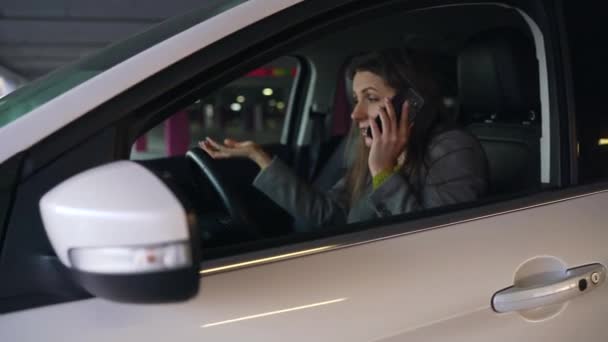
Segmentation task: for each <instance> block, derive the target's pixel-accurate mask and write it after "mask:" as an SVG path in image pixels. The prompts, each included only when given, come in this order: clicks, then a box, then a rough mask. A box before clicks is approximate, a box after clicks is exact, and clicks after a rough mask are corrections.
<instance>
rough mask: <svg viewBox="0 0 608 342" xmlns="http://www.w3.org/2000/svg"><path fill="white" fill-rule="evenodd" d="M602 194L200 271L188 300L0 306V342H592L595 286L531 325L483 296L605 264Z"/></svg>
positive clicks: (598, 327) (605, 308)
mask: <svg viewBox="0 0 608 342" xmlns="http://www.w3.org/2000/svg"><path fill="white" fill-rule="evenodd" d="M606 201H608V192H599V193H596V194H591V195H586V196H580V197H576V198H570V199H568V200H564V201H557V202H554V203H548V204H545V205H541V206H536V207H530V208H527V209H524V210H518V211H511V212H506V213H502V214H498V215H491V216H488V217H484V218H480V219H476V220H470V221H464V222H459V223H455V224H452V225H448V226H444V227H437V228H436V229H432V230H425V231H424V233H413V234H403V235H397V236H393V237H391V238H386V239H380V240H376V241H370V242H369V243H366V244H359V245H355V246H351V247H347V248H339V249H336V250H329V251H327V252H322V253H317V254H314V255H309V256H305V257H300V258H294V259H290V260H285V261H280V262H275V263H270V264H265V265H261V266H257V267H251V268H246V269H240V270H238V271H233V272H224V273H218V274H214V275H209V276H203V277H202V278H201V287H200V292H199V294H198V295H197V297H196V298H194V299H193V300H190V301H187V302H184V303H180V304H167V305H128V304H118V303H113V302H109V301H105V300H102V299H90V300H83V301H77V302H71V303H66V304H60V305H54V306H47V307H42V308H37V309H33V310H26V311H22V312H15V313H10V314H7V315H4V316H3V317H2V319H1V320H0V340H1V341H40V340H51V341H59V340H60V341H82V340H87V341H104V342H105V341H166V340H173V341H201V340H204V341H242V340H245V339H246V340H247V341H252V342H253V341H260V342H261V341H266V342H271V341H285V340H289V341H292V342H298V341H353V342H354V341H366V342H367V341H383V342H389V341H390V342H395V341H437V340H449V341H552V342H560V341H568V342H569V341H573V340H576V341H579V340H587V339H588V340H592V339H596V338H597V337H598V336H600V335H601V333H602V332H603V331H604V329H605V327H604V326H605V317H606V316H607V315H608V288H607V287H606V286H605V285H604V286H600V287H598V288H597V289H595V290H594V291H592V292H589V293H587V294H584V295H582V296H579V297H577V298H576V299H574V300H572V301H571V302H569V303H568V304H567V306H566V307H565V309H564V310H562V311H561V312H560V313H559V314H557V315H556V316H554V317H553V318H550V319H547V320H545V321H540V322H531V321H527V320H525V319H524V318H523V317H521V316H520V315H519V314H517V313H508V314H497V313H495V312H494V311H492V309H491V307H490V300H491V298H492V295H493V294H494V293H495V292H496V291H499V290H501V289H503V288H505V287H508V286H510V285H512V284H513V275H514V272H515V270H516V269H517V268H518V267H519V266H520V265H521V264H522V263H523V262H525V261H526V260H529V259H531V258H534V257H538V256H553V257H556V258H559V259H561V260H562V261H563V262H564V263H565V264H567V265H568V267H575V266H580V265H584V264H589V263H593V262H599V263H603V264H607V263H608V255H607V254H606V253H605V245H606V241H608V230H606V229H605V227H604V226H603V224H599V223H598V222H597V220H596V219H594V218H597V217H601V215H602V214H603V213H604V211H605V209H604V203H606ZM573 230H576V233H575V234H573ZM524 237H525V238H524ZM446 256H449V257H446Z"/></svg>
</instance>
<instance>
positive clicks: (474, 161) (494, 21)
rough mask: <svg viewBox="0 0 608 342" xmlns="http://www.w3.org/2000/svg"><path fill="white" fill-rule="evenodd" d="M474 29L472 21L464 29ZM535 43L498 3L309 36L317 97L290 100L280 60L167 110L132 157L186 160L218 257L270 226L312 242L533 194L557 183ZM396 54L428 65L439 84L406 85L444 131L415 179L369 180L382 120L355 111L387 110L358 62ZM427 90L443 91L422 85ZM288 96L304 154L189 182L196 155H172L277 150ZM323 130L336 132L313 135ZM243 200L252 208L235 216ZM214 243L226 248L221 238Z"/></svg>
mask: <svg viewBox="0 0 608 342" xmlns="http://www.w3.org/2000/svg"><path fill="white" fill-rule="evenodd" d="M463 21H467V22H468V23H469V25H467V26H462V25H460V24H461V23H462V22H463ZM389 32H390V34H389ZM387 35H388V36H387ZM385 36H387V37H385ZM352 37H357V40H356V41H353V40H352V39H351V38H352ZM538 41H542V39H537V40H535V38H534V36H533V33H532V31H531V30H530V26H529V24H528V23H527V22H526V20H525V19H524V18H523V17H522V16H521V14H520V12H518V11H516V10H513V9H505V8H503V7H499V6H462V7H459V6H455V7H446V8H433V9H428V10H421V11H415V12H398V11H394V12H392V13H385V14H384V15H383V16H370V17H368V18H367V19H366V20H361V21H357V22H356V24H355V25H352V26H350V27H346V28H342V29H341V30H336V31H332V32H331V33H327V32H325V34H321V35H318V36H317V37H315V38H314V39H308V40H306V42H305V43H303V44H302V45H300V46H295V47H294V50H292V51H290V52H289V54H290V55H295V56H298V58H299V60H305V61H306V63H307V65H306V72H307V73H308V70H309V69H310V77H306V79H307V80H308V81H307V82H306V83H305V84H303V85H302V86H303V88H306V92H300V93H298V92H294V99H289V98H288V97H287V96H288V95H289V94H290V93H291V90H290V89H291V88H292V86H293V82H294V78H293V76H294V74H295V73H294V72H293V70H297V69H298V65H297V63H296V62H294V60H292V62H291V64H289V63H288V62H287V60H288V59H285V58H280V59H275V60H274V61H270V62H268V63H266V64H261V65H260V66H259V67H258V68H256V69H254V70H249V72H245V75H244V76H243V77H241V78H239V79H237V80H234V81H232V82H231V83H229V84H226V85H225V86H223V87H220V88H217V89H215V90H212V91H210V92H208V93H206V94H203V96H201V97H200V99H197V100H195V101H194V102H193V103H191V104H190V105H189V106H187V107H185V108H181V109H178V110H177V111H176V112H173V113H171V114H172V115H167V114H169V113H161V114H158V115H159V116H161V115H162V116H163V117H162V118H157V119H156V120H151V121H153V122H161V124H160V125H157V126H156V127H154V128H152V129H151V130H149V131H148V132H147V133H146V134H145V135H142V136H140V137H139V139H138V140H137V141H133V145H132V146H131V158H132V159H138V160H142V159H144V160H146V162H145V163H144V165H146V166H148V167H151V168H154V167H159V168H161V169H162V170H161V174H163V173H164V172H165V171H166V170H171V169H173V170H176V169H177V167H174V166H175V165H177V164H180V163H181V165H182V167H181V169H180V170H181V171H179V172H180V176H179V177H173V178H174V179H179V181H180V182H181V185H183V186H184V187H185V188H187V189H188V191H191V192H196V191H199V192H201V193H198V194H191V195H192V198H193V201H194V202H195V204H194V207H196V208H198V209H197V210H201V211H200V212H199V213H198V214H199V216H200V221H201V222H203V223H202V224H201V227H200V228H201V231H202V232H203V233H202V235H203V236H204V239H206V240H205V241H204V243H205V244H206V246H207V247H208V248H210V249H211V248H212V247H216V246H219V245H222V246H221V247H225V244H237V243H241V242H249V241H248V239H250V237H251V235H250V233H251V230H254V231H255V230H257V229H259V231H257V232H256V234H258V236H259V237H269V238H274V237H284V236H285V235H290V236H293V237H294V238H296V237H297V238H299V239H300V238H302V237H306V236H308V237H309V238H310V239H314V238H315V236H318V234H325V236H326V235H327V234H334V233H335V234H340V233H343V232H345V231H352V230H361V229H370V228H374V227H377V226H379V225H384V224H386V223H387V222H405V221H409V220H412V219H414V218H417V217H420V216H425V215H434V214H436V213H440V212H441V213H444V212H449V211H453V210H460V209H462V208H467V209H470V208H476V207H478V206H480V205H481V204H483V203H488V202H494V201H498V200H504V199H512V198H517V197H522V196H526V195H529V194H530V193H533V192H536V191H541V190H542V189H544V188H546V187H547V186H550V184H548V183H543V181H541V160H542V159H543V158H542V157H543V153H545V152H546V151H545V150H544V149H543V148H541V135H542V134H541V132H543V131H545V130H547V129H546V128H547V125H549V124H550V120H545V119H546V118H545V117H544V116H542V115H541V113H543V109H546V108H541V103H547V99H544V101H541V93H542V92H541V91H540V90H541V87H542V86H543V85H544V86H546V85H547V83H548V81H547V80H546V79H543V77H544V78H546V75H544V74H543V73H542V72H541V71H539V69H540V68H539V63H542V62H544V61H539V60H538V59H537V53H538V51H537V49H542V48H544V47H543V46H537V45H536V42H538ZM387 48H392V49H398V50H399V51H401V52H403V51H406V55H407V57H404V58H403V60H407V61H414V62H411V64H408V63H410V62H406V63H405V64H408V65H414V64H415V65H422V67H421V68H420V70H419V71H418V70H417V71H416V72H419V73H420V74H423V73H424V75H426V76H425V77H428V78H426V79H416V78H414V76H412V78H411V79H409V78H408V79H407V80H406V82H407V84H408V85H407V86H406V87H409V88H411V89H413V90H419V91H420V92H421V93H422V94H427V95H428V94H431V93H429V92H432V94H431V95H430V97H426V98H424V99H423V100H424V101H425V105H426V106H427V107H426V108H437V112H436V113H439V114H437V115H441V117H437V120H442V121H441V122H442V123H443V124H442V126H437V127H435V128H434V129H437V131H435V130H432V131H429V132H427V133H428V134H429V137H432V138H433V139H435V140H432V139H430V140H429V141H427V142H426V144H427V145H425V146H424V148H423V149H421V150H420V151H421V152H420V153H421V154H420V155H421V156H423V157H421V159H419V164H416V166H415V167H416V168H417V169H415V171H411V170H412V169H408V168H406V167H404V168H402V169H398V168H395V165H393V166H392V168H385V169H382V170H375V171H379V172H377V173H376V174H374V175H373V176H372V174H371V172H369V170H370V169H371V167H370V164H369V160H370V158H369V154H370V150H371V147H370V146H367V147H365V146H364V144H367V143H368V142H369V141H368V140H369V137H368V133H367V130H366V127H367V125H368V124H369V125H371V123H369V120H367V119H366V118H363V119H359V118H358V115H359V114H360V113H359V112H358V111H361V108H363V107H362V106H365V105H368V104H370V106H371V103H374V104H375V103H376V102H374V101H375V98H374V97H373V96H367V94H368V93H369V91H368V90H369V89H371V88H369V87H368V86H365V87H361V88H358V90H359V93H357V89H356V88H357V87H358V86H357V85H356V83H357V82H356V80H353V79H352V78H351V76H352V75H353V74H352V70H353V68H352V67H350V68H349V66H350V65H352V63H355V62H357V61H359V63H361V59H360V58H367V57H366V56H369V52H370V50H374V51H378V50H383V49H387ZM281 52H282V53H284V52H283V51H282V50H281ZM512 56H517V60H513V59H512ZM269 58H271V57H269ZM391 58H392V57H391ZM391 58H387V60H392V59H391ZM421 61H423V62H424V63H422V62H421ZM361 65H363V64H361ZM275 70H280V71H279V72H278V73H276V72H275ZM289 70H292V71H289ZM378 72H381V71H378ZM411 74H412V75H416V73H415V72H412V73H411ZM268 75H272V76H271V77H268ZM386 79H387V80H390V76H387V78H386ZM431 79H432V80H434V81H433V82H431ZM283 80H284V81H285V83H283V84H282V85H273V86H270V82H275V81H280V82H283ZM412 80H413V81H412ZM417 80H418V81H417ZM287 81H288V82H287ZM203 82H204V80H203ZM387 82H388V81H387ZM425 82H427V83H425ZM430 83H432V85H431V86H430V88H432V89H429V88H424V87H426V86H428V84H430ZM423 84H426V85H423ZM372 85H373V86H374V87H376V86H377V85H378V84H372ZM419 86H420V87H419ZM198 89H204V87H201V88H198ZM297 89H298V90H300V89H301V87H300V86H298V87H297ZM189 91H193V90H189ZM364 93H365V94H364ZM357 94H358V95H357ZM427 95H425V96H427ZM275 96H276V97H275ZM353 96H355V97H356V99H355V101H353ZM387 96H389V95H387ZM190 97H191V96H190V95H188V96H187V98H190ZM423 97H424V96H423ZM250 100H251V102H249V101H250ZM289 100H291V102H297V103H301V104H303V105H302V106H301V107H302V108H299V109H298V110H300V112H298V113H297V114H296V116H297V117H301V118H302V119H301V120H298V123H299V126H298V127H296V129H297V130H298V132H296V134H295V136H298V141H297V142H298V144H295V145H294V146H292V145H287V146H286V148H284V149H281V150H278V149H275V148H268V149H267V150H266V151H267V152H268V157H269V160H266V159H264V160H265V162H268V163H265V164H264V163H261V164H260V163H258V162H259V161H260V159H258V160H257V161H253V160H248V159H247V158H234V159H233V160H224V159H221V160H220V159H215V160H209V161H207V163H212V165H213V168H214V169H215V170H216V171H218V172H217V173H219V174H221V176H222V177H221V178H222V181H220V182H217V181H216V180H217V179H215V180H213V179H211V177H212V176H210V175H209V172H208V171H201V170H199V172H198V173H197V172H194V173H190V174H191V175H192V177H193V180H192V183H193V184H192V185H188V180H187V178H188V176H187V175H186V174H188V172H187V171H186V169H187V167H185V166H184V165H185V164H187V161H188V158H165V157H171V156H176V155H178V156H180V155H184V153H185V152H186V151H187V150H188V149H189V148H192V147H194V146H196V142H197V141H198V140H200V139H202V138H204V137H206V136H211V137H212V138H215V139H216V141H220V142H221V141H222V139H223V138H234V139H237V140H253V141H255V142H257V143H258V144H260V145H262V146H263V147H266V146H264V145H267V144H272V143H276V142H279V137H280V136H281V134H280V131H281V129H282V127H283V126H284V117H285V116H284V115H285V113H284V112H282V111H283V110H284V109H282V108H288V107H290V106H289V104H290V101H289ZM431 106H433V107H431ZM357 108H358V109H357ZM370 108H371V107H370ZM423 108H424V107H423ZM428 110H432V109H428ZM159 113H160V112H159ZM358 113H359V114H358ZM369 113H371V112H366V113H365V115H371V114H369ZM151 115H153V114H151ZM424 115H425V112H424V111H421V112H420V113H418V114H417V116H416V118H415V119H414V121H413V125H414V126H412V127H427V126H424V125H425V124H424V122H425V121H424V120H425V118H424ZM541 116H542V117H541ZM432 122H434V121H432ZM416 125H418V126H416ZM429 125H430V124H429ZM319 131H324V132H325V133H326V134H314V133H315V132H319ZM547 131H548V130H547ZM180 132H181V133H180ZM347 132H349V133H347ZM436 132H441V135H439V133H436ZM349 134H350V135H349ZM302 137H307V139H308V140H307V139H300V138H302ZM372 140H373V139H372ZM357 144H358V145H357ZM454 146H456V148H454ZM433 148H435V149H434V150H433ZM428 151H432V152H428ZM446 151H447V153H446ZM201 153H203V152H201ZM408 153H409V150H408ZM414 153H417V152H416V151H414V152H412V154H403V155H402V156H400V158H402V159H400V161H399V160H398V162H399V163H405V162H406V160H407V158H410V160H414V158H415V155H414ZM425 153H427V154H426V155H425ZM425 158H427V159H425ZM428 158H431V159H428ZM455 160H456V162H455ZM408 162H409V160H408ZM354 163H359V164H356V165H355V164H354ZM402 165H405V164H402ZM409 165H413V164H408V167H409ZM397 166H399V165H397ZM199 167H200V165H199ZM200 168H201V169H204V168H205V167H200ZM195 169H196V168H195ZM356 170H359V171H356ZM355 171H356V172H359V173H358V174H355V173H354V172H355ZM176 172H178V171H176ZM169 173H170V172H169ZM376 175H380V176H381V177H375V176H376ZM351 177H352V178H351ZM199 178H200V179H203V181H201V180H200V179H199ZM205 178H207V181H204V179H205ZM197 182H198V184H195V183H197ZM222 182H224V183H225V184H220V183H222ZM357 182H358V183H357ZM218 187H219V189H218ZM230 189H231V190H230ZM229 190H230V191H229ZM356 191H359V192H358V193H356ZM217 194H231V195H230V196H232V195H234V197H235V200H234V203H224V204H225V205H222V201H224V202H229V201H230V196H219V197H222V198H219V197H218V196H217ZM237 202H238V203H240V204H239V206H241V207H240V209H242V210H234V211H233V212H230V210H225V209H226V208H230V207H231V206H234V205H236V203H237ZM222 206H223V207H225V208H224V209H222ZM236 212H238V213H242V212H247V215H245V216H247V220H245V219H244V218H243V217H239V218H238V219H234V217H233V218H231V217H229V216H230V215H232V214H234V213H236ZM286 218H291V221H290V220H289V219H286ZM233 222H238V223H239V224H235V225H234V226H235V227H232V228H234V229H229V228H226V227H225V225H230V224H232V223H233ZM243 222H247V223H251V225H249V227H250V229H249V230H244V231H243V232H242V233H243V234H242V235H240V236H231V237H227V236H225V235H224V234H226V232H233V234H235V235H239V234H241V233H240V232H239V229H240V228H242V226H243V225H242V223H243ZM292 233H293V234H292ZM302 233H312V234H310V235H306V234H302ZM214 234H217V236H221V238H218V239H217V240H215V241H214V238H213V236H214ZM251 246H252V245H249V247H248V248H253V247H251ZM238 250H239V249H238V248H234V249H232V250H231V253H233V252H235V251H238ZM213 255H219V254H214V253H212V252H208V254H206V257H207V258H212V257H213Z"/></svg>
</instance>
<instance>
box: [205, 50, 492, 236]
mask: <svg viewBox="0 0 608 342" xmlns="http://www.w3.org/2000/svg"><path fill="white" fill-rule="evenodd" d="M422 59H423V57H422V56H421V55H418V54H413V53H412V52H406V51H405V50H402V49H387V50H382V51H377V52H371V53H368V54H365V55H362V56H359V57H356V58H355V59H354V60H353V62H352V63H351V66H350V68H349V75H350V77H351V78H352V81H353V82H352V84H353V89H352V90H353V96H354V100H355V107H354V109H353V112H352V114H351V118H352V120H353V125H352V127H351V139H352V140H351V142H352V143H353V144H351V145H354V147H355V148H356V156H355V158H354V160H353V161H352V162H351V163H350V166H349V168H348V171H347V173H346V175H345V176H344V177H343V178H342V179H341V180H340V181H339V182H338V183H337V184H336V185H335V186H334V187H333V188H332V189H331V190H329V191H328V192H320V191H319V190H317V189H315V188H313V187H312V186H310V185H309V184H307V183H306V182H303V181H302V180H300V179H298V178H297V177H296V176H295V174H294V173H293V172H292V171H291V170H290V169H289V168H288V167H287V166H286V165H285V164H284V163H283V162H281V161H280V160H279V159H277V158H274V159H273V158H271V157H270V156H269V155H268V154H267V153H266V152H264V151H263V150H262V149H261V148H260V146H259V145H257V144H255V143H254V142H252V141H245V142H237V141H234V140H230V139H226V140H225V141H224V144H223V145H222V144H219V143H217V142H215V141H213V140H212V139H210V138H207V139H205V140H204V141H201V142H200V143H199V145H200V147H201V148H202V149H203V150H205V151H206V152H207V153H208V154H209V155H210V156H211V157H213V158H233V157H246V158H250V159H251V160H253V161H254V162H256V163H257V164H258V165H259V166H260V169H261V171H260V173H259V174H258V176H257V177H256V178H255V180H254V183H253V184H254V186H255V187H257V188H258V189H259V190H261V191H262V192H264V193H265V194H266V195H267V196H269V197H270V198H271V199H273V200H274V201H275V202H276V203H278V204H279V205H280V206H282V207H283V208H284V209H285V210H287V211H288V212H290V213H291V214H292V215H294V216H295V217H297V218H298V220H299V221H302V220H303V221H304V222H306V223H307V224H306V225H304V227H306V230H313V229H318V228H319V227H324V226H327V225H337V224H342V223H346V222H348V223H350V222H356V221H362V220H370V219H374V218H377V217H386V216H390V215H396V214H403V213H409V212H413V211H417V210H421V209H426V208H433V207H439V206H442V205H448V204H455V203H463V202H468V201H473V200H475V199H478V198H480V197H481V196H482V195H483V194H484V193H485V191H486V188H487V161H486V158H485V154H484V152H483V150H482V148H481V146H480V144H479V142H478V141H477V140H476V139H475V138H474V137H473V136H472V135H470V134H469V133H467V132H466V131H464V130H462V129H459V128H457V127H456V126H454V125H453V123H452V122H451V120H450V119H449V118H448V115H447V114H446V111H445V110H444V107H443V105H442V98H441V92H440V88H439V85H438V82H437V81H436V80H435V78H434V77H433V73H432V72H431V70H430V68H429V67H428V66H427V65H426V64H425V63H424V62H423V61H422ZM410 88H413V89H415V91H416V92H417V93H418V94H420V95H421V96H422V98H423V99H424V105H423V106H422V108H421V109H420V111H419V112H418V113H417V115H416V118H415V120H414V121H412V122H411V123H410V120H409V118H408V117H409V115H410V114H411V113H410V107H409V103H408V101H405V103H404V104H403V107H402V111H401V113H402V115H401V119H400V120H397V118H396V115H395V108H393V106H392V105H391V101H390V98H391V97H392V96H394V95H395V94H396V93H397V90H398V89H401V90H406V89H410ZM376 117H380V121H381V127H382V129H380V127H378V125H377V124H376V122H375V119H376ZM368 129H371V137H369V136H368Z"/></svg>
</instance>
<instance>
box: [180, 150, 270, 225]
mask: <svg viewBox="0 0 608 342" xmlns="http://www.w3.org/2000/svg"><path fill="white" fill-rule="evenodd" d="M186 159H189V160H191V161H192V162H193V163H194V165H196V166H197V167H198V169H200V170H201V171H202V173H203V174H204V175H205V176H206V177H207V179H208V180H209V182H210V183H211V186H212V187H213V189H214V190H215V191H216V192H217V194H218V196H219V197H220V200H221V202H222V204H223V206H224V207H225V208H226V211H227V212H228V215H229V217H230V220H229V222H225V223H226V224H227V225H229V226H230V227H239V228H241V229H244V230H246V231H247V233H249V234H251V235H253V236H259V233H258V232H257V229H255V222H254V221H253V220H252V219H251V216H250V215H249V214H248V210H247V207H246V206H245V204H244V203H243V201H242V200H241V197H240V196H239V195H238V194H237V193H236V192H235V191H233V190H232V189H231V188H230V186H229V185H228V184H227V182H226V181H225V180H224V179H223V178H222V176H221V174H220V173H219V172H217V170H216V169H215V168H214V167H213V162H214V160H213V158H211V157H210V156H209V155H208V154H207V153H206V152H205V151H203V150H202V149H200V148H197V147H195V148H192V149H190V150H189V151H188V152H187V153H186Z"/></svg>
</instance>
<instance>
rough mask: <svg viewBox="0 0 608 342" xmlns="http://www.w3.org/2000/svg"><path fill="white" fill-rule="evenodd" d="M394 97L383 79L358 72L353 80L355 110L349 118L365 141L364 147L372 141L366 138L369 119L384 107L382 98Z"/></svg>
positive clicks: (393, 91) (374, 116)
mask: <svg viewBox="0 0 608 342" xmlns="http://www.w3.org/2000/svg"><path fill="white" fill-rule="evenodd" d="M394 95H395V89H393V88H391V87H390V86H389V85H388V84H386V82H384V79H382V78H381V77H380V76H378V75H376V74H374V73H372V72H369V71H358V72H357V73H355V77H354V78H353V97H354V103H355V108H353V112H352V114H351V115H350V117H351V118H352V119H353V121H354V124H356V125H357V126H358V127H359V129H360V131H361V136H362V137H363V139H364V141H365V146H368V147H369V146H371V145H372V139H371V138H369V137H368V136H367V128H368V127H369V119H375V118H376V116H378V114H379V112H380V108H381V107H384V98H386V97H392V96H394Z"/></svg>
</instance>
